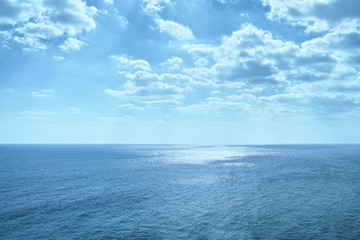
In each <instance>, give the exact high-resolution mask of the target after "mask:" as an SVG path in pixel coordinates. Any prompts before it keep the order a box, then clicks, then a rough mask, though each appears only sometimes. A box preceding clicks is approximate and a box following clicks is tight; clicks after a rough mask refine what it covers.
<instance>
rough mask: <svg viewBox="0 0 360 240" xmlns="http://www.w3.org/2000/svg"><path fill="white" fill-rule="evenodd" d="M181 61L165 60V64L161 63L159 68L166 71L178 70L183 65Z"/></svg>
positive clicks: (173, 58)
mask: <svg viewBox="0 0 360 240" xmlns="http://www.w3.org/2000/svg"><path fill="white" fill-rule="evenodd" d="M183 62H184V61H183V60H182V59H181V58H179V57H172V58H169V59H166V60H165V62H163V63H161V64H160V66H161V67H163V68H166V69H167V70H178V69H180V68H181V65H182V64H183Z"/></svg>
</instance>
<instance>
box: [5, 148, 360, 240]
mask: <svg viewBox="0 0 360 240" xmlns="http://www.w3.org/2000/svg"><path fill="white" fill-rule="evenodd" d="M0 239H360V145H284V146H281V145H272V146H180V145H0Z"/></svg>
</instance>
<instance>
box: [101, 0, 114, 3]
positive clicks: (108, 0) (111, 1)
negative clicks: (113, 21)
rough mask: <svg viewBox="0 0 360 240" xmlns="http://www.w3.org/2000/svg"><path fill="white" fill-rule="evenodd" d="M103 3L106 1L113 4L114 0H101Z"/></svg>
mask: <svg viewBox="0 0 360 240" xmlns="http://www.w3.org/2000/svg"><path fill="white" fill-rule="evenodd" d="M103 1H104V3H108V4H114V0H103Z"/></svg>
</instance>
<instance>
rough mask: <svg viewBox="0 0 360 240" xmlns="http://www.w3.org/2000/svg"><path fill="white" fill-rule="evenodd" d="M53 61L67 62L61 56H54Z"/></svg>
mask: <svg viewBox="0 0 360 240" xmlns="http://www.w3.org/2000/svg"><path fill="white" fill-rule="evenodd" d="M53 59H54V60H55V61H57V62H61V61H64V60H65V58H64V57H63V56H59V55H54V56H53Z"/></svg>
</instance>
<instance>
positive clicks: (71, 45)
mask: <svg viewBox="0 0 360 240" xmlns="http://www.w3.org/2000/svg"><path fill="white" fill-rule="evenodd" d="M83 45H86V43H84V42H82V41H80V40H77V39H76V38H68V39H66V40H65V42H63V43H62V44H61V45H60V46H59V48H60V49H61V50H62V51H70V50H77V51H79V50H80V48H81V47H82V46H83Z"/></svg>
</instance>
